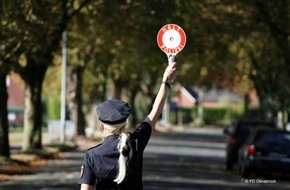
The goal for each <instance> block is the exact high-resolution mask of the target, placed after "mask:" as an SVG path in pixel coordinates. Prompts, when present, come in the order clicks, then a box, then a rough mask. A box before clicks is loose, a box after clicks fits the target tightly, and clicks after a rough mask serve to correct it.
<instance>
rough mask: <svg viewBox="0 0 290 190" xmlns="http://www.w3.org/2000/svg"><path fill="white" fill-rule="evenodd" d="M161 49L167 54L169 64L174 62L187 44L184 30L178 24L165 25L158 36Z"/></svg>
mask: <svg viewBox="0 0 290 190" xmlns="http://www.w3.org/2000/svg"><path fill="white" fill-rule="evenodd" d="M157 43H158V46H159V48H160V49H161V50H162V51H163V52H164V53H166V55H167V58H168V64H171V63H173V62H174V59H175V56H176V54H177V53H179V52H180V51H181V50H182V49H183V48H184V46H185V44H186V35H185V32H184V30H183V29H182V28H181V27H180V26H178V25H177V24H167V25H164V26H163V27H162V28H161V29H160V30H159V32H158V34H157Z"/></svg>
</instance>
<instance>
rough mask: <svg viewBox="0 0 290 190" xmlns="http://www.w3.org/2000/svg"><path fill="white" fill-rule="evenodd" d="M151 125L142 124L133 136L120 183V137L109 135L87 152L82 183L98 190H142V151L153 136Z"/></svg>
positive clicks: (129, 140)
mask: <svg viewBox="0 0 290 190" xmlns="http://www.w3.org/2000/svg"><path fill="white" fill-rule="evenodd" d="M151 132H152V129H151V126H150V124H149V123H146V122H143V123H142V124H141V125H140V126H139V127H138V128H137V129H136V130H135V131H134V133H133V134H130V136H129V138H128V141H127V146H128V149H127V151H125V152H124V153H123V154H124V155H125V157H126V159H127V160H126V165H127V169H126V177H125V179H124V181H123V182H122V183H121V184H117V183H115V182H114V179H115V178H116V176H117V173H118V166H119V165H118V160H119V155H120V153H119V151H118V149H117V145H118V142H119V139H118V136H117V135H110V136H107V137H106V138H105V139H104V142H103V143H102V144H100V145H98V146H96V147H93V148H90V149H89V150H87V151H86V153H85V158H84V162H83V166H82V171H81V176H80V180H79V184H82V183H84V184H89V185H92V186H93V185H94V184H95V183H96V189H97V190H142V189H143V185H142V168H143V151H144V149H145V147H146V145H147V143H148V141H149V138H150V136H151Z"/></svg>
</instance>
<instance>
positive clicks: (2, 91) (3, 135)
mask: <svg viewBox="0 0 290 190" xmlns="http://www.w3.org/2000/svg"><path fill="white" fill-rule="evenodd" d="M0 75H1V76H0V147H1V148H0V156H4V157H8V158H9V157H10V147H9V137H8V129H9V125H8V119H7V116H8V111H7V102H8V94H7V87H6V74H2V73H1V74H0Z"/></svg>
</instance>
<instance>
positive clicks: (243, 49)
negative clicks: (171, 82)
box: [0, 0, 290, 149]
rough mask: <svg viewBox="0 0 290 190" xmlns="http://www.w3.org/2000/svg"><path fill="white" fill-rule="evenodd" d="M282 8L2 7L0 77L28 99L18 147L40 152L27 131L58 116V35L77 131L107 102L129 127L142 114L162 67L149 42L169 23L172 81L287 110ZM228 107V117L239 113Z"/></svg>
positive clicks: (234, 0) (288, 75)
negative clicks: (128, 118) (178, 37)
mask: <svg viewBox="0 0 290 190" xmlns="http://www.w3.org/2000/svg"><path fill="white" fill-rule="evenodd" d="M289 10H290V5H289V1H287V0H280V1H274V0H268V1H263V0H244V1H239V0H231V1H229V0H203V1H191V0H135V1H134V0H114V1H105V0H63V1H57V0H41V1H32V0H25V1H20V0H16V1H1V25H2V28H1V47H0V48H1V49H0V54H1V60H0V71H1V72H0V75H1V76H0V78H2V77H5V76H6V75H7V74H8V73H9V72H10V71H14V72H16V73H18V74H19V75H20V76H21V78H22V79H23V80H24V82H25V84H26V94H27V95H26V99H27V100H30V101H28V103H27V104H26V106H27V107H29V106H28V105H30V107H31V109H28V108H26V110H25V114H26V115H30V117H26V118H28V119H27V120H26V121H25V125H26V126H27V127H26V128H27V131H28V132H27V136H30V138H28V140H27V143H26V144H29V143H30V144H31V142H32V141H35V142H36V143H35V145H34V147H31V146H30V147H28V146H29V145H26V148H24V149H29V148H39V147H41V144H39V141H40V139H37V138H35V136H34V137H33V135H35V134H37V133H35V131H37V129H38V128H39V126H40V124H41V123H42V122H43V121H42V115H43V114H44V113H45V114H46V117H45V118H46V119H56V118H57V115H59V113H58V111H57V110H56V107H58V106H59V104H60V100H59V98H60V95H59V94H60V89H61V86H60V85H61V56H62V55H61V47H62V33H63V31H67V33H68V40H67V47H68V57H67V60H68V74H67V83H68V103H69V104H68V107H69V110H70V112H71V113H70V118H71V119H72V120H73V121H74V122H75V123H76V124H77V126H78V128H80V129H79V130H78V132H77V133H78V134H80V135H83V134H84V127H85V125H86V124H85V117H86V115H88V113H89V112H91V111H94V109H95V106H96V104H97V103H98V102H100V101H103V100H105V99H107V98H121V99H124V100H126V101H128V102H129V103H130V105H131V106H132V109H133V114H132V115H133V118H132V123H133V124H135V123H138V122H139V121H140V119H141V118H143V117H144V116H145V114H146V113H147V112H148V108H150V106H151V104H152V101H153V99H154V96H155V93H156V90H157V89H158V86H159V85H160V81H161V77H162V73H163V71H164V68H165V67H166V65H167V58H166V55H165V54H164V53H163V52H161V50H160V49H159V47H158V45H157V42H156V36H157V33H158V31H159V29H160V28H161V27H162V26H163V25H165V24H168V23H175V24H178V25H179V26H181V27H182V28H183V29H184V31H185V33H186V35H187V43H186V47H185V48H184V49H183V50H182V52H180V53H179V54H178V56H177V62H178V77H177V79H176V82H177V83H180V84H182V85H183V86H197V87H203V88H207V89H208V88H211V87H212V86H213V85H217V86H220V87H222V88H229V89H231V90H232V91H234V92H236V93H239V94H241V95H243V96H244V95H247V94H249V93H250V92H253V91H256V93H257V95H258V97H259V102H260V107H259V108H258V109H259V110H260V111H261V112H263V111H265V112H266V111H268V110H269V108H271V109H272V110H273V111H275V112H277V111H279V110H281V111H282V112H289V106H290V99H289V98H288V97H289V95H290V86H289V85H287V84H289V82H290V48H289V44H290V43H289V42H290V37H289V31H290V28H289V27H290V22H289V17H290V14H289ZM0 84H1V83H0ZM1 89H4V86H3V85H2V86H1ZM0 94H1V93H0ZM4 98H5V96H4ZM41 102H44V103H45V109H42V108H41V107H40V105H41ZM266 105H267V106H266ZM239 107H241V106H239ZM242 107H243V105H242ZM194 109H196V108H194ZM194 109H193V110H194ZM255 109H256V108H255ZM42 110H45V112H43V111H42ZM235 110H237V111H235V114H234V115H237V116H240V115H242V114H243V113H241V111H240V110H241V109H235ZM73 111H76V113H73ZM136 112H137V113H136ZM187 112H188V111H185V113H187ZM191 112H192V114H190V115H191V116H193V115H196V113H195V112H194V111H189V113H191ZM205 112H206V111H205ZM208 112H210V111H208ZM216 112H218V113H216V114H213V113H210V114H209V115H212V114H213V115H222V116H220V117H219V119H224V118H225V117H226V120H229V119H231V118H232V116H233V113H234V111H231V110H230V109H229V108H222V110H219V111H216ZM35 113H37V114H35ZM4 114H5V113H4ZM39 115H40V116H39ZM185 115H187V114H185ZM29 118H30V119H29ZM205 120H206V121H208V122H210V120H211V119H209V118H206V119H205ZM4 124H5V122H4ZM29 131H30V132H29ZM32 131H34V132H32ZM40 131H41V129H40ZM38 133H39V132H38ZM33 139H34V140H33ZM32 144H33V143H32ZM24 147H25V146H24Z"/></svg>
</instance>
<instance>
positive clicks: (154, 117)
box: [144, 63, 176, 127]
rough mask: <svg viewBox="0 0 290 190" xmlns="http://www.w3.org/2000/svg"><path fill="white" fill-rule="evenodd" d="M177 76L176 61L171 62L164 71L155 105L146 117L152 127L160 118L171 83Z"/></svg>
mask: <svg viewBox="0 0 290 190" xmlns="http://www.w3.org/2000/svg"><path fill="white" fill-rule="evenodd" d="M175 77H176V63H173V64H170V65H168V66H167V68H166V69H165V71H164V74H163V79H162V83H161V86H160V89H159V91H158V93H157V96H156V98H155V101H154V103H153V107H152V110H151V112H150V113H149V115H148V116H147V117H146V118H145V120H144V121H145V122H148V123H149V124H150V125H151V126H152V127H154V126H155V124H156V122H157V121H158V118H159V116H160V114H161V112H162V110H163V107H164V104H165V102H166V99H167V94H168V91H169V88H170V83H171V82H172V81H173V80H174V79H175Z"/></svg>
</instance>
